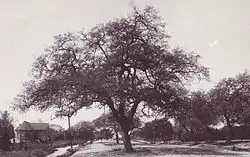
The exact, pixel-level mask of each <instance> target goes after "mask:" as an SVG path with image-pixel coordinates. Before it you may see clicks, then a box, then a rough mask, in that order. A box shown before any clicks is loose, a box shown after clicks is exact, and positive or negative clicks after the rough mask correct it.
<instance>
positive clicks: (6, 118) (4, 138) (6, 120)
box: [0, 110, 15, 151]
mask: <svg viewBox="0 0 250 157" xmlns="http://www.w3.org/2000/svg"><path fill="white" fill-rule="evenodd" d="M0 114H1V117H0V149H2V150H5V151H7V150H10V146H11V141H10V140H11V139H14V138H15V132H14V126H13V124H12V123H13V117H12V116H11V115H10V113H9V112H8V111H6V110H5V111H3V112H0Z"/></svg>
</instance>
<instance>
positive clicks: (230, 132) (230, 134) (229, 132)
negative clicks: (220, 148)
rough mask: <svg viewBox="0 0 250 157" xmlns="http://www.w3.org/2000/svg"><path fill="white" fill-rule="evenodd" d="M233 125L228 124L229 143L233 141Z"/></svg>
mask: <svg viewBox="0 0 250 157" xmlns="http://www.w3.org/2000/svg"><path fill="white" fill-rule="evenodd" d="M232 134H233V127H232V126H231V125H229V126H227V143H228V144H230V143H231V142H232Z"/></svg>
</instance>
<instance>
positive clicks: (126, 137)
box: [122, 130, 133, 152]
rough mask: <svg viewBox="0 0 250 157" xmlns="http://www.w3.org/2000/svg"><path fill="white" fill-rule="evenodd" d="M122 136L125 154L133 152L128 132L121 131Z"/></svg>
mask: <svg viewBox="0 0 250 157" xmlns="http://www.w3.org/2000/svg"><path fill="white" fill-rule="evenodd" d="M122 136H123V145H124V148H125V151H126V152H133V148H132V144H131V140H130V136H129V134H128V131H126V130H122Z"/></svg>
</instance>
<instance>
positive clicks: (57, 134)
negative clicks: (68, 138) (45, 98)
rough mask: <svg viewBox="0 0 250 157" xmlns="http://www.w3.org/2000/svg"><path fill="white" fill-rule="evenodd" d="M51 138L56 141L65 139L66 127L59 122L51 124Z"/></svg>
mask: <svg viewBox="0 0 250 157" xmlns="http://www.w3.org/2000/svg"><path fill="white" fill-rule="evenodd" d="M49 127H50V131H51V138H52V140H54V141H57V140H64V133H65V129H64V128H63V127H61V126H60V125H58V124H50V126H49Z"/></svg>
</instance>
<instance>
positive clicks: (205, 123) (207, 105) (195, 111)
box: [175, 91, 218, 141]
mask: <svg viewBox="0 0 250 157" xmlns="http://www.w3.org/2000/svg"><path fill="white" fill-rule="evenodd" d="M185 100H186V101H187V102H185V104H186V108H185V110H184V111H183V112H184V113H185V114H181V115H180V116H177V117H175V118H176V121H177V123H178V124H179V125H182V126H179V127H181V128H182V129H183V130H182V131H181V132H182V134H183V136H186V137H187V136H189V137H190V136H193V137H192V139H193V140H194V141H196V139H198V138H196V137H198V136H197V135H198V134H201V133H204V132H208V133H209V131H210V130H211V129H210V126H211V125H216V124H217V122H218V117H217V114H216V112H215V110H214V107H213V105H212V104H211V100H210V97H209V95H208V93H206V92H205V91H196V92H192V93H191V94H190V97H189V98H187V99H185ZM211 134H213V133H212V132H211Z"/></svg>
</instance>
